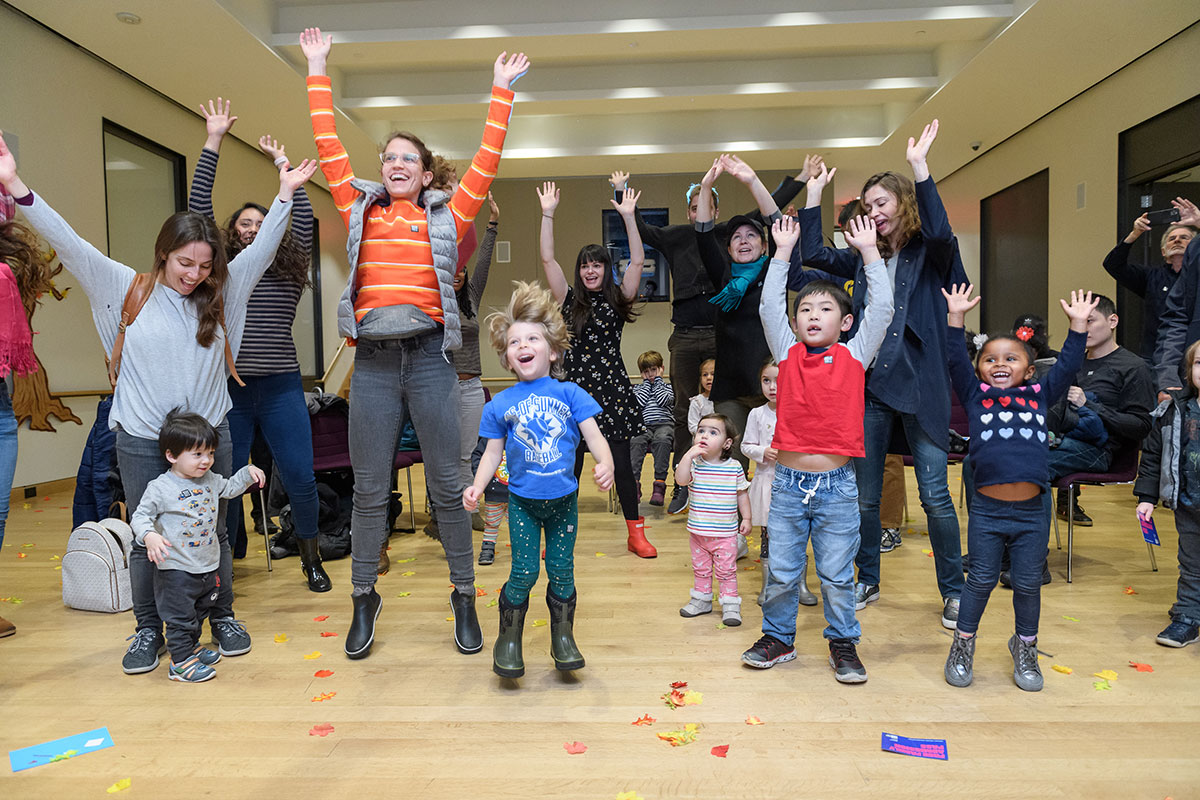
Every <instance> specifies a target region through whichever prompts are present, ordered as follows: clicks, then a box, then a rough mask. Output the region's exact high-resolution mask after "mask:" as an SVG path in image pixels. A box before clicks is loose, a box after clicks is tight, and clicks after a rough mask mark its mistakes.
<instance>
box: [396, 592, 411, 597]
mask: <svg viewBox="0 0 1200 800" xmlns="http://www.w3.org/2000/svg"><path fill="white" fill-rule="evenodd" d="M411 596H412V592H400V593H399V594H397V595H396V597H411Z"/></svg>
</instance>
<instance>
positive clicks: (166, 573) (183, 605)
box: [154, 569, 217, 664]
mask: <svg viewBox="0 0 1200 800" xmlns="http://www.w3.org/2000/svg"><path fill="white" fill-rule="evenodd" d="M216 601H217V573H216V572H215V571H213V572H201V573H192V572H184V571H183V570H181V569H155V570H154V602H155V605H156V606H157V607H158V615H159V616H160V617H162V620H163V622H165V623H166V624H167V649H168V650H170V651H171V661H172V662H174V663H175V664H182V663H183V662H184V661H185V660H186V659H187V658H188V657H189V656H190V655H191V654H192V651H193V650H195V649H196V645H197V644H198V643H199V641H200V621H201V620H203V619H204V618H205V617H206V616H208V613H209V612H210V611H211V610H212V608H213V605H214V604H215V603H216Z"/></svg>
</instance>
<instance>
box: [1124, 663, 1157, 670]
mask: <svg viewBox="0 0 1200 800" xmlns="http://www.w3.org/2000/svg"><path fill="white" fill-rule="evenodd" d="M1129 666H1131V667H1133V668H1134V669H1136V670H1137V671H1138V672H1154V667H1152V666H1150V665H1149V664H1139V663H1138V662H1137V661H1130V662H1129Z"/></svg>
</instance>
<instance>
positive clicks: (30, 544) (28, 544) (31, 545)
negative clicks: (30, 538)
mask: <svg viewBox="0 0 1200 800" xmlns="http://www.w3.org/2000/svg"><path fill="white" fill-rule="evenodd" d="M35 546H36V545H34V543H33V542H26V543H25V544H23V545H21V547H35Z"/></svg>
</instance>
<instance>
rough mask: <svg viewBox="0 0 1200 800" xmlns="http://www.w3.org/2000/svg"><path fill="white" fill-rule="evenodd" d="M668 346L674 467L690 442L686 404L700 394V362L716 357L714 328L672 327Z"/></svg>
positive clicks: (672, 465) (672, 460)
mask: <svg viewBox="0 0 1200 800" xmlns="http://www.w3.org/2000/svg"><path fill="white" fill-rule="evenodd" d="M667 349H668V350H669V351H670V353H671V374H670V378H671V388H673V389H674V390H675V436H674V448H675V452H674V455H673V456H672V457H671V467H672V468H674V467H677V466H678V465H679V459H681V458H683V454H684V453H686V452H687V451H688V449H689V448H690V447H691V446H692V434H691V432H690V431H688V424H687V416H688V405H689V404H690V403H691V401H692V398H693V397H695V396H696V395H698V394H700V365H701V364H702V363H704V362H705V361H706V360H707V359H710V358H716V357H717V331H716V328H675V330H673V331H672V332H671V338H669V339H667Z"/></svg>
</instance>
